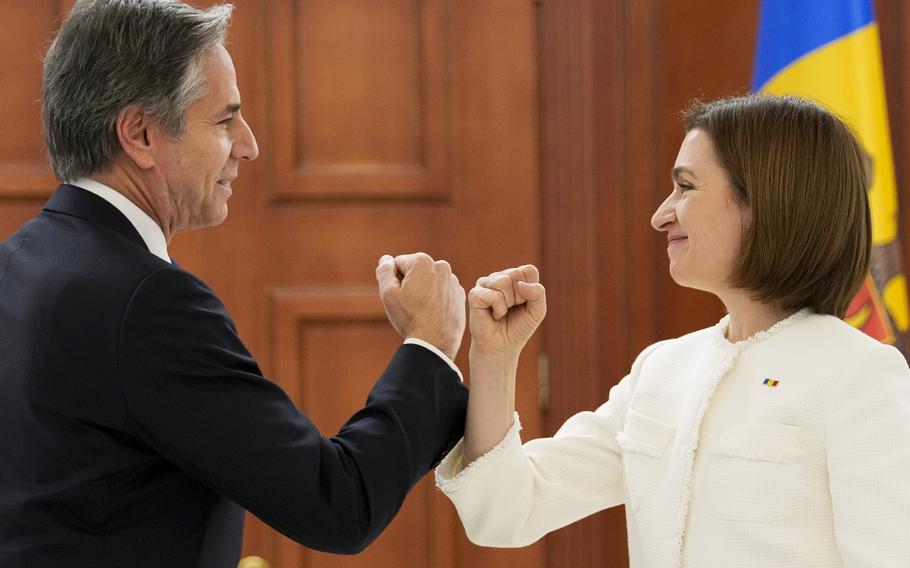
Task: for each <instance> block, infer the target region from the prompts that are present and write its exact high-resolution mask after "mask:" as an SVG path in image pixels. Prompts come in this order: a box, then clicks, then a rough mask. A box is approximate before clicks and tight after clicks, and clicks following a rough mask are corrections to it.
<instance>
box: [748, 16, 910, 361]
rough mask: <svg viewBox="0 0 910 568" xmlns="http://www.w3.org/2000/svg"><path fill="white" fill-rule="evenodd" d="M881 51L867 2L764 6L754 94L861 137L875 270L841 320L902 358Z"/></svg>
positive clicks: (903, 329) (903, 309)
mask: <svg viewBox="0 0 910 568" xmlns="http://www.w3.org/2000/svg"><path fill="white" fill-rule="evenodd" d="M880 49H881V48H880V44H879V37H878V25H877V24H876V23H875V16H874V13H873V10H872V0H763V1H762V7H761V21H760V24H759V30H758V47H757V48H756V55H755V74H754V76H753V80H752V87H753V90H755V91H761V92H765V93H773V94H793V95H799V96H802V97H806V98H811V99H814V100H816V101H818V102H819V103H821V104H822V105H824V106H825V107H827V108H828V109H830V110H831V111H833V112H834V113H835V114H837V115H838V116H840V117H841V118H842V119H843V120H844V121H845V122H847V123H848V124H849V125H850V126H851V127H852V128H853V131H854V132H855V133H856V134H857V136H858V137H859V140H860V143H861V144H862V145H863V147H864V149H865V151H866V154H867V157H868V158H869V159H868V162H867V166H868V167H869V176H870V180H871V184H870V188H869V203H870V205H871V208H872V268H871V271H870V276H869V277H868V278H867V279H866V282H865V284H864V285H863V287H862V289H861V290H860V292H859V294H857V296H856V298H855V299H854V300H853V302H852V303H851V304H850V307H849V309H848V310H847V316H846V318H845V319H846V320H847V321H848V322H849V323H851V324H852V325H854V326H855V327H857V328H859V329H861V330H863V331H865V332H866V333H868V334H869V335H871V336H873V337H875V338H877V339H880V340H881V341H884V342H886V343H891V344H895V345H896V346H897V347H899V348H900V349H901V350H902V351H903V352H904V354H905V355H907V354H908V350H907V349H908V344H907V328H908V325H910V312H908V302H907V280H906V278H905V277H904V273H903V269H902V267H901V253H900V245H899V241H898V232H897V230H898V215H897V185H896V182H895V176H894V159H893V157H892V153H891V134H890V131H889V128H888V111H887V108H886V102H885V82H884V79H883V75H882V58H881V51H880Z"/></svg>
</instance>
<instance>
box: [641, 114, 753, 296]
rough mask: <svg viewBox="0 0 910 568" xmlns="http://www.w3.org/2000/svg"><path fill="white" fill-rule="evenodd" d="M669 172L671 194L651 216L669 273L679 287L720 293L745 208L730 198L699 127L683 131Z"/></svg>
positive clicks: (734, 258) (709, 143)
mask: <svg viewBox="0 0 910 568" xmlns="http://www.w3.org/2000/svg"><path fill="white" fill-rule="evenodd" d="M672 175H673V192H672V193H670V196H669V197H667V199H666V200H665V201H664V202H663V203H661V205H660V207H658V208H657V211H655V212H654V216H653V217H651V225H652V226H653V227H654V228H655V229H657V230H658V231H661V232H664V233H667V255H668V256H669V257H670V276H671V277H672V278H673V280H674V281H675V282H676V283H677V284H679V285H680V286H686V287H688V288H697V289H699V290H705V291H707V292H711V293H714V294H721V293H723V292H724V291H725V290H727V289H729V288H730V285H729V283H728V281H729V278H730V275H731V273H732V271H733V267H734V266H735V264H736V261H737V260H738V258H739V255H740V245H741V243H742V236H743V233H744V230H745V227H746V226H747V225H748V223H749V219H750V212H749V208H748V207H747V206H743V205H740V203H739V201H737V199H736V197H735V196H734V194H733V190H732V189H731V187H730V183H729V181H728V180H727V173H726V171H724V169H723V168H722V167H721V166H720V164H719V163H718V161H717V158H716V157H715V155H714V144H713V142H712V141H711V138H710V137H709V136H708V134H707V133H706V132H705V131H703V130H699V129H694V130H690V131H689V133H688V134H686V138H685V139H684V140H683V142H682V145H681V146H680V147H679V154H678V155H677V156H676V164H674V166H673V174H672Z"/></svg>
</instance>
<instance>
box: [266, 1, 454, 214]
mask: <svg viewBox="0 0 910 568" xmlns="http://www.w3.org/2000/svg"><path fill="white" fill-rule="evenodd" d="M447 6H448V4H447V3H445V2H442V1H440V0H425V1H420V2H418V1H417V0H409V1H402V2H373V1H371V0H309V1H306V2H291V1H287V0H280V1H276V2H274V3H272V4H270V10H269V17H268V22H269V26H270V28H271V30H272V35H271V43H272V46H273V49H272V50H271V58H270V61H269V68H270V69H271V71H272V74H271V75H272V77H293V78H294V84H293V88H292V89H284V88H277V89H270V90H269V91H268V94H267V96H268V97H270V98H271V99H272V100H271V101H269V106H270V107H271V108H272V109H274V112H273V113H271V114H270V123H269V124H270V132H271V134H272V138H271V140H272V142H273V144H272V148H273V152H272V160H273V164H274V167H275V179H276V185H275V187H274V189H273V195H274V196H275V197H276V198H278V199H289V200H299V199H350V198H355V199H357V198H359V199H373V200H375V199H381V200H388V199H406V198H419V199H439V198H442V197H445V195H446V193H447V190H448V183H447V182H448V170H447V159H446V157H447V155H448V154H449V151H448V148H447V142H448V140H449V139H450V138H449V137H448V136H447V129H448V124H449V116H450V111H451V109H450V106H449V104H448V97H449V88H448V57H447V55H446V53H447V52H446V49H447V46H448V45H449V43H450V38H449V37H448V29H449V28H448V22H449V20H450V19H449V16H448V8H447Z"/></svg>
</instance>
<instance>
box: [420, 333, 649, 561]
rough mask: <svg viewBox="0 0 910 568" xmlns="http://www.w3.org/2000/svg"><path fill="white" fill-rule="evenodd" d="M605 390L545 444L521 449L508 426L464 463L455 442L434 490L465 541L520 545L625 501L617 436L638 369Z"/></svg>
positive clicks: (533, 443)
mask: <svg viewBox="0 0 910 568" xmlns="http://www.w3.org/2000/svg"><path fill="white" fill-rule="evenodd" d="M657 345H660V344H655V345H653V346H651V347H650V348H648V349H647V350H645V351H644V352H643V353H642V354H641V355H640V356H639V357H638V360H637V361H636V362H635V364H634V365H633V366H632V370H631V372H630V373H629V375H628V376H626V377H625V378H624V379H623V380H622V381H620V382H619V384H617V385H616V386H614V387H613V388H612V389H610V398H609V400H608V401H607V402H606V403H604V404H603V405H602V406H601V407H600V408H598V409H597V410H596V411H595V412H581V413H579V414H576V415H575V416H573V417H572V418H570V419H569V420H567V421H566V422H565V424H563V425H562V426H561V427H560V428H559V430H558V431H557V432H556V434H555V435H554V436H553V437H552V438H539V439H537V440H531V441H529V442H527V443H525V444H524V445H522V443H521V440H520V438H519V435H518V432H519V430H520V426H519V423H518V416H517V414H516V417H515V423H514V424H513V426H512V428H511V429H510V430H509V432H508V433H507V434H506V436H505V438H504V439H503V440H502V442H500V443H499V445H498V446H497V447H495V448H493V449H492V450H490V451H489V452H487V453H486V454H484V455H483V456H481V457H480V458H478V459H477V460H475V461H474V462H473V463H471V464H464V463H463V453H462V452H463V446H462V444H461V443H459V444H458V445H457V446H456V447H455V449H454V450H453V451H452V452H451V453H450V454H449V455H448V456H446V458H445V459H444V460H443V462H442V464H440V466H439V467H438V468H437V469H436V484H437V485H438V486H439V488H440V489H442V491H443V493H445V495H446V496H447V497H448V498H449V499H451V501H452V503H453V504H454V505H455V508H456V509H457V510H458V515H459V517H460V518H461V522H462V524H463V525H464V528H465V532H466V533H467V535H468V538H469V539H470V540H471V542H473V543H475V544H479V545H482V546H497V547H520V546H527V545H529V544H531V543H533V542H535V541H537V540H538V539H540V538H541V537H542V536H544V535H545V534H547V533H548V532H550V531H553V530H556V529H558V528H561V527H564V526H566V525H568V524H570V523H572V522H575V521H577V520H579V519H582V518H584V517H587V516H588V515H591V514H594V513H596V512H597V511H600V510H603V509H606V508H608V507H613V506H615V505H619V504H621V503H623V502H624V500H625V489H624V484H623V469H622V451H621V449H620V447H619V443H618V442H617V439H616V438H617V435H618V434H619V433H620V432H621V431H622V429H623V423H624V420H625V415H626V412H627V410H628V407H629V403H630V401H631V398H632V393H633V391H634V388H635V383H636V382H637V380H638V374H639V372H640V370H641V365H642V364H643V361H644V359H645V358H646V357H647V354H648V353H650V352H651V351H653V350H654V349H655V348H656V347H657Z"/></svg>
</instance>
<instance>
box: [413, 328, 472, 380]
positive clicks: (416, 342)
mask: <svg viewBox="0 0 910 568" xmlns="http://www.w3.org/2000/svg"><path fill="white" fill-rule="evenodd" d="M404 344H405V345H420V346H421V347H423V348H424V349H429V350H430V351H432V352H433V353H435V354H436V355H438V356H439V358H440V359H442V360H443V361H445V362H446V365H448V366H449V367H451V368H452V370H453V371H455V373H456V374H457V375H458V378H459V379H461V382H464V375H462V374H461V369H459V368H458V365H456V364H455V362H454V361H452V360H451V359H449V356H448V355H446V354H445V353H443V352H442V351H440V350H439V349H437V348H436V347H435V346H434V345H432V344H430V343H427V342H426V341H424V340H423V339H417V338H416V337H409V338H407V339H405V340H404Z"/></svg>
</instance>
